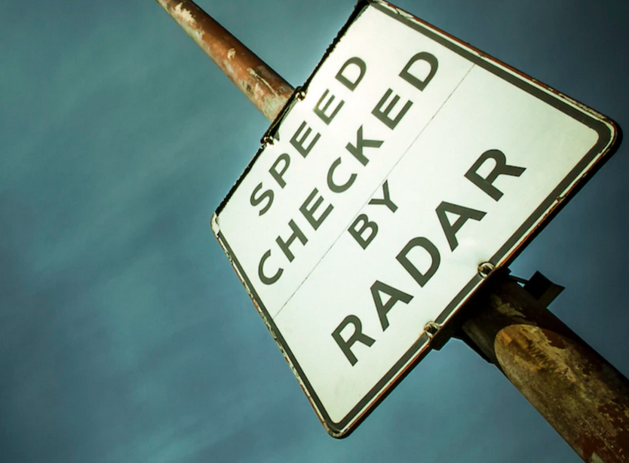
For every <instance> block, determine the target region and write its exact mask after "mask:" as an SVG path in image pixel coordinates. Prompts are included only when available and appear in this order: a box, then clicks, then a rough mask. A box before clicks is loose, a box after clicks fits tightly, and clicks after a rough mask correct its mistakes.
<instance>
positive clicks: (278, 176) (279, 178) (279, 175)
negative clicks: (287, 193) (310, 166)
mask: <svg viewBox="0 0 629 463" xmlns="http://www.w3.org/2000/svg"><path fill="white" fill-rule="evenodd" d="M280 162H283V163H284V166H283V167H282V170H281V172H278V171H277V166H278V165H279V164H280ZM288 166H290V156H289V155H288V154H287V153H282V154H280V155H279V156H278V157H277V159H276V160H275V162H274V163H273V165H272V166H271V168H270V169H269V173H270V174H271V175H272V176H273V178H274V179H275V181H276V182H277V184H278V185H279V186H281V187H282V188H284V187H285V186H286V181H285V180H284V174H285V173H286V171H287V170H288Z"/></svg>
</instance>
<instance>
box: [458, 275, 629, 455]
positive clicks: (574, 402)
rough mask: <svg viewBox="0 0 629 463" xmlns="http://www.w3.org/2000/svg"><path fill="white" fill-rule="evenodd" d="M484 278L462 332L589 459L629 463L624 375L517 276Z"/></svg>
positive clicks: (628, 389) (628, 409) (628, 385)
mask: <svg viewBox="0 0 629 463" xmlns="http://www.w3.org/2000/svg"><path fill="white" fill-rule="evenodd" d="M487 284H488V287H487V288H484V289H481V292H480V293H479V294H478V295H477V296H475V297H474V298H473V299H472V300H471V301H470V303H469V305H468V306H466V311H465V313H463V314H462V317H461V319H462V320H463V322H462V326H461V327H462V329H463V331H464V332H465V334H466V335H467V336H468V337H469V338H470V339H471V340H472V342H473V344H475V346H476V347H477V348H479V349H480V350H481V351H482V353H483V354H484V355H486V356H487V357H488V358H489V359H490V360H491V361H492V362H493V363H494V364H495V365H496V366H497V367H498V368H499V369H500V370H501V371H502V372H503V373H504V375H505V376H506V377H507V378H508V379H509V381H511V383H513V385H514V386H515V387H516V388H517V389H518V390H519V391H520V392H521V393H522V394H523V395H524V397H526V399H527V400H528V401H529V402H530V403H531V404H532V405H533V406H534V407H535V408H536V409H537V411H538V412H539V413H540V414H541V415H542V416H543V417H544V418H545V419H546V421H548V422H549V423H550V425H551V426H552V427H553V428H555V430H557V432H559V434H561V436H562V437H563V438H564V439H565V440H566V442H568V444H570V446H571V447H572V448H573V449H574V450H575V451H576V452H577V453H578V454H579V456H580V457H581V458H582V459H583V460H584V461H586V462H588V463H602V462H604V463H612V462H613V463H627V462H629V381H628V380H627V378H626V377H625V376H623V375H622V374H621V373H620V372H619V371H618V370H616V369H615V368H614V367H613V366H612V365H610V364H609V363H608V362H607V361H606V360H605V359H604V358H603V357H601V356H600V355H599V354H598V353H596V351H594V349H592V348H591V347H590V346H589V345H588V344H586V343H585V342H584V341H583V340H582V339H581V338H580V337H579V336H577V335H576V334H575V333H574V332H573V331H572V330H570V329H569V328H568V327H567V326H566V325H564V324H563V323H562V322H561V320H559V319H558V318H557V317H555V316H554V315H553V314H552V313H551V312H549V311H548V309H546V308H545V307H544V306H542V305H541V304H540V303H539V302H538V301H537V300H535V299H534V298H533V297H532V296H531V295H530V294H529V293H528V292H527V291H525V290H524V289H523V288H521V287H520V286H519V285H518V284H516V283H515V282H514V281H511V280H509V279H506V278H504V277H502V276H497V278H496V281H494V282H492V281H488V282H487ZM468 342H469V340H468Z"/></svg>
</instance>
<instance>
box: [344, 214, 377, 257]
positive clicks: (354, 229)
mask: <svg viewBox="0 0 629 463" xmlns="http://www.w3.org/2000/svg"><path fill="white" fill-rule="evenodd" d="M361 223H362V227H361V228H360V230H359V229H358V226H359V225H360V224H361ZM347 231H348V232H349V234H350V235H352V236H353V237H354V239H355V240H356V242H357V243H358V244H360V247H361V248H363V249H367V246H369V245H370V244H371V242H372V241H373V239H374V238H375V237H376V235H377V234H378V224H377V223H376V222H370V221H369V217H367V215H365V214H360V215H359V216H358V217H356V220H354V223H353V224H352V225H350V227H349V229H348V230H347ZM365 231H369V235H368V236H367V238H364V237H363V233H365Z"/></svg>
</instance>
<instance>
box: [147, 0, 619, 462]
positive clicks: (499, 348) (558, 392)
mask: <svg viewBox="0 0 629 463" xmlns="http://www.w3.org/2000/svg"><path fill="white" fill-rule="evenodd" d="M156 1H157V2H158V3H159V4H160V5H161V6H162V7H163V8H164V9H165V10H166V11H167V12H168V13H169V14H170V15H171V16H172V17H173V18H174V19H175V21H177V23H179V25H180V26H181V27H182V28H183V29H184V30H185V31H186V32H187V33H188V35H190V37H192V38H193V39H194V41H195V42H196V43H197V44H198V45H199V46H200V47H201V48H202V49H203V50H204V51H205V52H206V53H207V55H208V56H209V57H210V58H211V59H212V61H214V62H215V63H216V64H217V65H218V67H219V68H221V69H222V70H223V72H224V73H225V74H226V75H227V76H228V77H229V78H230V79H231V80H232V82H234V83H235V84H236V85H237V86H238V88H239V89H240V90H241V91H242V92H243V93H244V94H245V95H246V96H247V98H249V100H250V101H251V102H252V103H253V104H254V105H255V106H256V107H257V108H258V109H259V110H260V111H261V112H262V113H263V114H264V115H265V116H266V118H267V119H269V120H270V121H273V120H274V119H275V118H276V117H277V115H278V114H279V113H280V111H281V110H282V108H283V107H284V105H285V104H286V102H287V101H288V99H289V98H290V96H291V94H292V93H293V87H291V86H290V84H288V83H287V82H286V81H285V80H284V79H282V78H281V77H280V76H279V75H278V74H277V73H275V71H273V70H272V69H271V68H270V67H269V66H267V65H266V64H265V63H264V62H263V61H262V60H261V59H260V58H258V57H257V56H256V55H255V54H254V53H253V52H252V51H251V50H249V49H248V48H247V47H245V46H244V45H243V44H242V43H241V42H240V41H239V40H238V39H236V38H235V37H234V36H233V35H231V34H230V33H229V32H228V31H227V30H225V29H224V28H223V27H222V26H221V25H220V24H218V23H217V22H216V21H215V20H214V19H212V18H211V17H210V16H208V15H207V14H206V13H205V12H204V11H203V10H202V9H201V8H199V7H198V6H197V5H195V4H194V3H193V2H192V1H190V0H156ZM459 318H460V320H461V321H460V323H461V325H460V326H461V329H462V330H463V332H464V333H465V335H466V337H467V338H468V339H467V342H468V343H471V344H472V347H474V348H475V349H476V350H478V351H480V352H482V353H483V354H484V356H486V357H487V358H488V359H490V360H491V361H492V362H493V363H494V364H495V365H496V367H498V368H499V369H500V370H501V371H502V373H503V374H504V375H505V376H506V377H507V379H509V381H511V383H513V385H514V386H515V387H516V388H517V389H518V390H519V391H520V392H521V393H522V394H523V395H524V396H525V397H526V398H527V399H528V401H529V402H530V403H531V404H532V405H533V406H534V407H535V408H536V409H537V410H538V411H539V412H540V413H541V414H542V416H543V417H544V418H545V419H546V420H547V421H548V422H549V423H550V425H551V426H553V428H555V430H557V432H559V434H560V435H561V436H562V437H563V438H564V439H565V440H566V441H567V442H568V444H570V446H571V447H572V448H573V449H574V450H575V451H576V452H577V453H578V454H579V456H580V457H581V458H582V459H583V460H584V461H586V462H587V463H629V381H628V380H627V378H625V377H624V376H623V375H622V374H621V373H620V372H618V371H617V370H616V369H615V368H614V367H613V366H611V365H610V364H609V363H608V362H607V361H606V360H605V359H604V358H602V357H601V356H600V355H598V354H597V353H596V352H595V351H594V350H593V349H592V348H591V347H590V346H589V345H587V344H586V343H585V342H584V341H583V340H582V339H581V338H579V337H578V336H577V335H576V334H575V333H574V332H572V331H571V330H570V329H569V328H568V327H567V326H566V325H564V324H563V323H562V322H561V321H560V320H559V319H558V318H557V317H555V316H554V315H553V314H551V313H550V312H549V311H548V310H547V309H546V308H545V307H544V306H543V305H541V304H540V303H539V302H538V301H537V300H535V299H534V298H533V297H532V296H531V295H530V294H529V293H528V292H526V291H525V290H524V289H522V288H521V287H520V286H519V285H518V284H517V283H515V282H513V281H510V280H508V279H505V278H502V277H500V276H497V277H496V278H493V281H488V282H487V284H486V285H485V287H484V288H481V290H480V291H479V293H478V294H477V295H475V296H474V297H473V299H472V300H471V301H470V302H469V303H468V304H467V306H466V310H465V311H464V312H461V313H460V314H459Z"/></svg>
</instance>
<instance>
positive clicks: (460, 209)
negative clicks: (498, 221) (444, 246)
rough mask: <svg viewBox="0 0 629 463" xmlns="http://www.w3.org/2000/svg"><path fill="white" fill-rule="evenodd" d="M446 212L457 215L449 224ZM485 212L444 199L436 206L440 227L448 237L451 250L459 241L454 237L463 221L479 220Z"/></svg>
mask: <svg viewBox="0 0 629 463" xmlns="http://www.w3.org/2000/svg"><path fill="white" fill-rule="evenodd" d="M448 212H450V213H452V214H456V215H458V216H459V218H458V219H456V222H454V224H451V223H450V221H449V220H448V216H447V213H448ZM485 214H486V212H483V211H477V210H476V209H470V208H469V207H465V206H459V205H457V204H452V203H447V202H445V201H444V202H442V203H441V204H439V206H437V217H439V222H440V223H441V228H443V232H444V233H445V235H446V238H447V239H448V244H449V245H450V249H451V250H452V251H454V250H455V249H456V247H457V246H458V245H459V242H458V241H457V239H456V233H457V232H458V231H459V230H460V229H461V227H462V226H463V225H465V222H467V221H468V220H469V219H474V220H478V221H480V220H481V219H482V218H483V217H485Z"/></svg>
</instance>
